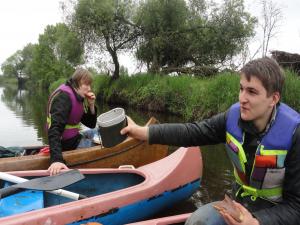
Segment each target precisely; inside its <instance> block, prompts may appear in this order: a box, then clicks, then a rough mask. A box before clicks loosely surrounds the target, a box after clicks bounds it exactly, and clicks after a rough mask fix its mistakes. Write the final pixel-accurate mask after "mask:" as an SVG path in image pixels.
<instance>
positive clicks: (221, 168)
mask: <svg viewBox="0 0 300 225" xmlns="http://www.w3.org/2000/svg"><path fill="white" fill-rule="evenodd" d="M0 95H1V99H0V100H1V101H0V115H1V116H0V124H1V125H2V126H1V127H0V131H1V132H0V133H1V136H0V145H2V146H24V145H36V144H38V145H39V144H46V143H47V137H46V132H45V130H44V125H45V122H46V105H47V99H48V95H49V94H48V93H45V92H37V91H36V90H35V91H25V90H18V89H17V87H13V86H9V87H5V88H4V87H0ZM97 106H98V109H99V110H98V114H100V113H103V112H106V111H108V110H110V109H112V108H114V107H118V106H113V105H110V106H109V105H106V104H104V103H103V102H97ZM125 111H126V114H127V115H129V116H130V117H131V118H133V120H134V121H136V122H137V123H138V124H141V125H142V124H145V123H146V122H147V121H148V119H149V118H150V117H151V116H154V117H156V118H157V119H158V120H159V121H160V122H161V123H164V122H184V121H183V120H182V119H180V118H178V117H176V116H171V115H163V114H157V113H152V112H143V111H137V110H133V109H130V108H126V107H125ZM173 149H175V148H172V149H171V150H173ZM201 149H202V157H203V162H204V173H203V180H202V186H201V188H199V191H198V192H197V193H195V194H194V195H193V196H192V198H190V199H189V200H187V201H185V202H182V203H180V204H178V205H176V206H174V207H172V209H169V210H167V211H165V212H161V213H160V214H159V215H157V216H165V215H173V214H178V213H185V212H192V211H194V210H195V209H196V208H197V207H199V206H201V205H203V204H205V203H207V202H211V201H215V200H220V199H222V198H223V197H224V192H225V191H229V190H230V188H231V181H232V180H233V176H232V170H231V165H230V162H229V160H228V159H227V156H226V153H225V151H224V147H223V145H217V146H205V147H202V148H201Z"/></svg>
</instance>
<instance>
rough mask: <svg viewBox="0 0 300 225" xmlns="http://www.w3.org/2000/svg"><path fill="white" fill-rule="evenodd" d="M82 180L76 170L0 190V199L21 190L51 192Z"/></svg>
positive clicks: (81, 176)
mask: <svg viewBox="0 0 300 225" xmlns="http://www.w3.org/2000/svg"><path fill="white" fill-rule="evenodd" d="M83 178H84V175H82V174H81V173H80V172H79V171H78V170H69V171H67V172H65V173H60V174H58V175H55V176H48V177H40V178H35V179H32V180H28V181H25V182H23V183H19V184H15V185H12V186H9V187H6V188H2V189H0V199H1V198H4V197H6V196H9V195H12V194H15V193H17V192H20V191H22V190H23V189H32V190H40V191H53V190H57V189H60V188H63V187H66V186H68V185H70V184H73V183H76V182H78V181H80V180H82V179H83Z"/></svg>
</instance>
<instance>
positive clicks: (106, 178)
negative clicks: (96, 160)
mask: <svg viewBox="0 0 300 225" xmlns="http://www.w3.org/2000/svg"><path fill="white" fill-rule="evenodd" d="M80 172H81V173H82V174H84V176H85V178H84V179H82V180H81V181H79V182H77V183H74V184H71V185H69V186H67V187H64V188H63V189H64V190H67V191H71V192H75V193H79V194H82V195H85V196H88V198H86V199H82V200H71V199H69V198H66V197H62V196H58V195H54V194H52V193H49V192H43V191H34V190H25V191H22V192H19V193H17V194H14V195H11V196H8V197H5V198H3V199H1V200H0V224H5V225H10V224H15V225H17V224H18V225H20V224H30V225H33V224H37V225H40V224H47V225H50V224H55V225H58V224H78V225H80V224H86V223H88V222H98V223H101V224H104V225H110V224H111V225H117V224H120V225H121V224H126V223H132V222H135V221H139V220H144V219H146V218H149V217H151V216H153V215H154V214H155V213H157V212H159V211H160V210H162V209H164V208H167V207H171V206H172V205H173V204H176V203H177V202H180V201H182V200H185V199H187V198H189V197H190V196H191V195H192V194H193V193H194V192H195V191H196V190H197V189H198V188H199V185H200V181H201V176H202V159H201V152H200V150H199V148H196V147H192V148H179V149H178V150H177V151H175V152H174V153H172V154H171V155H169V156H168V157H166V158H164V159H161V160H159V161H156V162H154V163H151V164H147V165H145V166H142V167H139V168H137V169H135V168H132V167H130V166H123V167H120V168H119V169H81V170H80ZM10 174H12V175H15V176H19V177H23V178H26V179H32V178H36V177H43V176H47V171H44V170H39V171H17V172H11V173H10ZM1 185H2V188H3V187H4V186H7V185H11V183H9V182H1Z"/></svg>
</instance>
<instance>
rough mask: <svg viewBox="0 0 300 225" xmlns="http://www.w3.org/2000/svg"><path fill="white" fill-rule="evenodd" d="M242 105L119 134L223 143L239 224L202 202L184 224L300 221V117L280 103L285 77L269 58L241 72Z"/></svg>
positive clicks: (188, 142)
mask: <svg viewBox="0 0 300 225" xmlns="http://www.w3.org/2000/svg"><path fill="white" fill-rule="evenodd" d="M240 74H241V76H240V92H239V103H236V104H234V105H232V106H231V107H230V108H229V109H228V110H227V111H226V112H223V113H220V114H218V115H216V116H213V117H212V118H210V119H207V120H204V121H201V122H195V123H185V124H161V125H152V126H150V127H141V126H138V125H136V124H135V123H134V122H133V121H132V120H131V119H130V118H128V126H127V127H126V128H124V129H123V130H122V131H121V133H122V134H125V133H127V134H128V135H130V136H131V137H134V138H137V139H141V140H148V141H149V143H150V144H154V143H157V144H169V145H175V146H201V145H211V144H218V143H225V146H226V151H227V153H228V156H229V158H230V160H231V162H232V164H233V167H234V171H235V183H234V187H233V191H234V193H235V201H236V202H234V204H235V206H236V208H237V209H238V210H240V212H241V213H242V214H243V220H242V222H237V221H236V220H235V219H234V218H233V217H232V216H231V215H230V214H229V213H227V212H224V211H221V212H220V213H218V212H217V211H216V210H215V209H214V208H213V207H212V206H213V205H214V203H209V204H207V205H204V206H201V207H200V208H199V209H198V210H197V211H196V212H194V213H193V214H192V216H191V217H190V218H189V219H188V220H187V222H186V224H188V225H190V224H205V225H217V224H218V225H219V224H233V225H235V224H245V225H246V224H249V225H250V224H251V225H257V224H260V225H263V224H270V225H277V224H278V225H279V224H284V225H296V224H300V128H299V123H300V116H299V114H298V113H297V112H296V111H294V110H293V109H291V108H290V107H289V106H287V105H285V104H284V103H280V102H279V100H280V97H281V91H282V86H283V83H284V75H283V73H282V71H281V70H280V68H279V66H278V64H277V63H276V62H275V61H274V60H272V59H270V58H261V59H256V60H253V61H250V62H249V63H247V64H246V65H245V66H244V67H243V68H242V69H241V71H240Z"/></svg>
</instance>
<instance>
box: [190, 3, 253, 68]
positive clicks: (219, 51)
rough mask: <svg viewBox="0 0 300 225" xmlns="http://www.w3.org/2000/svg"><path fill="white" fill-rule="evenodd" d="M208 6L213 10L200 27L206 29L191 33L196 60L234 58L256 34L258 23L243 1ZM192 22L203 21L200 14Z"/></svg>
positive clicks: (216, 61) (201, 62) (220, 61)
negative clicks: (255, 27)
mask: <svg viewBox="0 0 300 225" xmlns="http://www.w3.org/2000/svg"><path fill="white" fill-rule="evenodd" d="M207 9H208V10H209V11H211V13H210V14H209V15H208V16H206V18H205V17H202V18H201V20H200V21H201V22H202V24H199V25H200V26H199V27H202V28H201V29H195V30H193V32H192V33H191V35H189V40H190V41H189V43H190V44H191V45H190V49H191V50H192V61H193V63H194V64H195V65H200V66H202V65H216V64H223V63H224V62H226V61H228V60H231V59H232V57H233V56H235V55H236V54H238V53H239V52H240V51H242V50H243V48H244V46H245V44H246V43H247V42H248V41H249V39H250V38H251V37H252V36H253V35H254V25H255V23H256V20H255V18H254V17H251V15H250V14H249V13H247V12H246V11H245V8H244V1H243V0H224V3H223V4H221V5H220V6H217V5H212V6H211V7H208V8H207ZM191 21H192V22H193V21H199V18H198V16H197V15H196V16H195V18H194V19H192V20H191ZM196 23H197V22H196Z"/></svg>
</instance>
